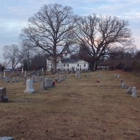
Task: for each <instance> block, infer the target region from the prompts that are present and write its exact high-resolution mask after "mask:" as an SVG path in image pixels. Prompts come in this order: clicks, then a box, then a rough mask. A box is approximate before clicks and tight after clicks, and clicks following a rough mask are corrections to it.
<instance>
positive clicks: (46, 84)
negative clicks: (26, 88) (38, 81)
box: [45, 78, 50, 89]
mask: <svg viewBox="0 0 140 140" xmlns="http://www.w3.org/2000/svg"><path fill="white" fill-rule="evenodd" d="M49 87H50V80H49V79H48V78H45V88H46V89H47V88H49Z"/></svg>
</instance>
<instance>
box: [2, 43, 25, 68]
mask: <svg viewBox="0 0 140 140" xmlns="http://www.w3.org/2000/svg"><path fill="white" fill-rule="evenodd" d="M3 51H4V54H3V56H4V58H5V60H8V63H9V64H11V67H12V69H14V68H15V67H16V66H17V64H18V63H19V62H20V60H21V58H22V56H21V54H20V50H19V48H18V46H17V45H15V44H12V45H6V46H4V47H3Z"/></svg>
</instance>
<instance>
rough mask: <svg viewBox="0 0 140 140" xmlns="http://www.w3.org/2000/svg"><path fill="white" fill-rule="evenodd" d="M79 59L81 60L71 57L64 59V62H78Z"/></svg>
mask: <svg viewBox="0 0 140 140" xmlns="http://www.w3.org/2000/svg"><path fill="white" fill-rule="evenodd" d="M78 61H79V60H76V59H71V58H65V59H62V63H76V62H78Z"/></svg>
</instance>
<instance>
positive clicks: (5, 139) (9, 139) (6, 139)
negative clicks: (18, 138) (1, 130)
mask: <svg viewBox="0 0 140 140" xmlns="http://www.w3.org/2000/svg"><path fill="white" fill-rule="evenodd" d="M0 140H14V138H13V137H6V136H5V137H0Z"/></svg>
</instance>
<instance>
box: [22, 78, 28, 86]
mask: <svg viewBox="0 0 140 140" xmlns="http://www.w3.org/2000/svg"><path fill="white" fill-rule="evenodd" d="M26 79H27V77H24V78H23V85H25V84H26Z"/></svg>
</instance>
